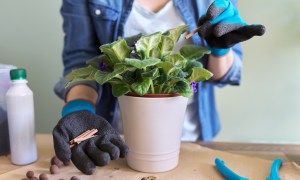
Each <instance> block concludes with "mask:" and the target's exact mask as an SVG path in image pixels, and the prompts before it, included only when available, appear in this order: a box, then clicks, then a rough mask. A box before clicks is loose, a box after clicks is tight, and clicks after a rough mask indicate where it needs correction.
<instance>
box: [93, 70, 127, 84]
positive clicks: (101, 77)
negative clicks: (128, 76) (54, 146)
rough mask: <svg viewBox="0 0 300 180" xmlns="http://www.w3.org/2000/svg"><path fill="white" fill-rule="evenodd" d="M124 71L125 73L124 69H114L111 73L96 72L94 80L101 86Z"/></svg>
mask: <svg viewBox="0 0 300 180" xmlns="http://www.w3.org/2000/svg"><path fill="white" fill-rule="evenodd" d="M125 71H126V69H125V68H124V67H122V68H118V69H114V71H113V72H103V71H97V72H96V74H95V79H96V81H97V82H98V83H99V84H101V85H103V84H104V83H106V82H107V81H109V80H111V79H112V78H114V77H117V76H119V75H120V74H122V73H123V72H125Z"/></svg>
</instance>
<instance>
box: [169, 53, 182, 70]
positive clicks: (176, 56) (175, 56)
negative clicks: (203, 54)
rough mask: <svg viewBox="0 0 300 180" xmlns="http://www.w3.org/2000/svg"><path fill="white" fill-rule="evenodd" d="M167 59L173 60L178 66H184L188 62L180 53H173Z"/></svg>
mask: <svg viewBox="0 0 300 180" xmlns="http://www.w3.org/2000/svg"><path fill="white" fill-rule="evenodd" d="M166 60H167V61H170V62H172V63H173V64H174V65H175V66H176V67H177V68H181V67H184V66H185V64H186V62H187V61H186V59H185V58H184V57H183V56H181V55H180V54H171V55H169V56H168V58H167V59H166Z"/></svg>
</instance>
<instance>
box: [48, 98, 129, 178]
mask: <svg viewBox="0 0 300 180" xmlns="http://www.w3.org/2000/svg"><path fill="white" fill-rule="evenodd" d="M91 129H97V130H98V132H97V133H96V134H95V135H96V136H95V137H93V138H90V139H87V140H85V141H82V142H81V143H79V144H78V145H76V146H74V147H72V148H70V143H69V142H70V141H71V140H72V139H74V138H76V137H77V136H79V135H80V134H82V133H84V132H85V131H87V130H91ZM52 134H53V141H54V149H55V154H56V156H57V157H58V158H59V159H60V160H61V161H63V162H64V163H66V162H68V161H70V160H72V162H73V164H74V165H75V166H76V167H77V168H78V169H79V170H80V171H82V172H83V173H85V174H93V173H94V171H95V169H96V166H104V165H107V164H108V163H109V162H110V160H114V159H117V158H119V157H121V158H123V157H126V155H127V153H128V147H127V146H126V144H125V143H124V141H123V140H122V138H121V137H120V135H119V133H118V132H117V131H116V130H115V129H114V128H113V127H112V126H111V125H110V124H109V123H108V121H107V120H105V119H104V118H102V117H100V116H98V115H96V114H95V107H94V105H93V104H92V103H91V102H89V101H87V100H83V99H78V100H72V101H70V102H68V103H67V104H66V105H65V106H64V108H63V110H62V118H61V119H60V120H59V122H58V124H57V125H56V126H55V127H54V129H53V132H52Z"/></svg>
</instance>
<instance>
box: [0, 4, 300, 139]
mask: <svg viewBox="0 0 300 180" xmlns="http://www.w3.org/2000/svg"><path fill="white" fill-rule="evenodd" d="M60 5H61V1H50V0H48V1H38V0H27V1H18V0H2V1H0V63H3V64H13V65H16V66H18V67H23V68H26V69H27V71H28V80H29V85H30V87H31V89H32V90H33V92H34V96H35V108H36V109H35V110H36V129H37V132H39V133H50V132H51V130H52V128H53V127H54V125H55V124H56V123H57V121H58V119H59V117H60V109H61V107H62V105H63V102H62V101H61V100H60V99H58V98H57V97H56V96H55V94H54V92H53V86H54V84H55V82H56V81H57V80H58V79H59V77H60V76H61V74H62V62H61V51H62V44H63V33H62V28H61V26H62V18H61V16H60V14H59V9H60ZM299 7H300V1H297V0H286V1H272V0H265V1H259V0H252V1H240V4H239V9H240V13H241V15H242V17H243V18H244V19H245V21H246V22H248V23H249V24H252V23H259V24H264V25H265V26H266V28H267V32H266V34H265V35H264V36H263V37H255V38H253V39H252V40H250V41H247V42H244V43H243V48H244V53H245V58H244V70H243V80H242V84H241V86H239V87H229V86H228V87H225V88H221V89H217V90H216V94H217V101H218V108H219V113H220V116H221V119H222V131H221V133H220V134H219V135H218V136H217V138H216V140H217V141H240V142H272V143H273V142H277V143H283V142H287V143H300V132H299V127H300V93H299V92H300V83H299V82H300V81H299V80H298V78H299V77H300V72H299V67H300V36H299V32H300V23H299V22H300V15H299V13H298V11H299Z"/></svg>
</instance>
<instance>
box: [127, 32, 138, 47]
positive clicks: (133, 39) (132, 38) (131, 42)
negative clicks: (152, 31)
mask: <svg viewBox="0 0 300 180" xmlns="http://www.w3.org/2000/svg"><path fill="white" fill-rule="evenodd" d="M141 37H142V33H139V34H137V35H133V36H129V37H125V38H124V39H125V41H126V43H127V44H128V46H132V45H134V44H135V42H136V41H137V40H138V39H140V38H141Z"/></svg>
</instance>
